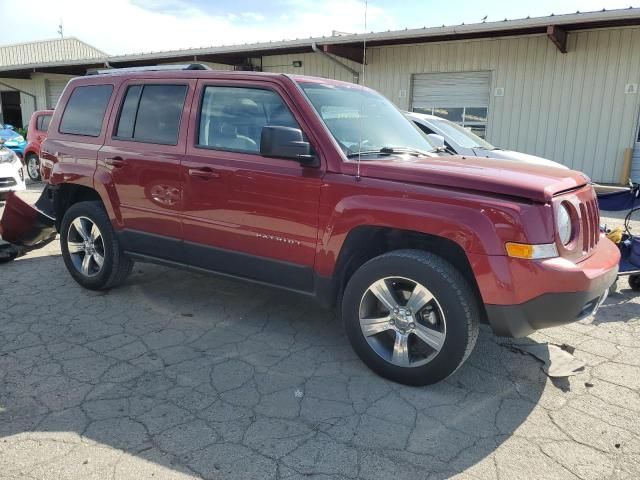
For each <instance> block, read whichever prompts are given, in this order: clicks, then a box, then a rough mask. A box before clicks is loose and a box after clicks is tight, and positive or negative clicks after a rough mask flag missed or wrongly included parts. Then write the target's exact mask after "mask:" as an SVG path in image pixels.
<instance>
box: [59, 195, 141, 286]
mask: <svg viewBox="0 0 640 480" xmlns="http://www.w3.org/2000/svg"><path fill="white" fill-rule="evenodd" d="M60 247H61V250H62V258H63V259H64V264H65V266H66V267H67V270H68V271H69V273H70V274H71V276H72V277H73V278H74V280H75V281H76V282H78V283H79V284H80V285H82V286H83V287H84V288H88V289H90V290H105V289H109V288H113V287H115V286H117V285H119V284H121V283H122V282H124V280H125V279H126V278H127V276H128V275H129V273H131V269H132V268H133V260H131V259H130V258H129V257H127V256H126V255H125V254H124V252H123V251H122V248H121V246H120V244H119V242H118V239H117V237H116V234H115V232H114V230H113V227H112V225H111V221H110V220H109V217H108V216H107V212H105V210H104V207H103V206H102V203H101V202H95V201H94V202H80V203H76V204H75V205H72V206H71V207H70V208H69V209H68V210H67V212H66V213H65V214H64V217H63V219H62V223H61V225H60Z"/></svg>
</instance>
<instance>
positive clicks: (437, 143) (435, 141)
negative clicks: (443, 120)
mask: <svg viewBox="0 0 640 480" xmlns="http://www.w3.org/2000/svg"><path fill="white" fill-rule="evenodd" d="M427 138H428V139H429V141H430V142H431V144H432V145H433V146H434V147H436V148H437V149H438V150H445V149H446V145H445V142H444V137H443V136H442V135H437V134H435V133H430V134H428V135H427Z"/></svg>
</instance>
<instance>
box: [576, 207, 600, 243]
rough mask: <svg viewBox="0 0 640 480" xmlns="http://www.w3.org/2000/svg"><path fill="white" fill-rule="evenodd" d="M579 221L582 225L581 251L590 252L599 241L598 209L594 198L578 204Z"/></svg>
mask: <svg viewBox="0 0 640 480" xmlns="http://www.w3.org/2000/svg"><path fill="white" fill-rule="evenodd" d="M580 221H581V224H582V251H583V252H585V253H588V252H590V251H591V250H592V249H593V248H594V247H595V246H596V245H597V244H598V240H599V239H600V209H599V208H598V201H597V200H596V199H595V198H593V197H592V198H590V199H588V200H585V201H584V202H583V203H581V204H580Z"/></svg>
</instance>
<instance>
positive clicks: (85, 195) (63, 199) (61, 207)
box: [53, 183, 104, 232]
mask: <svg viewBox="0 0 640 480" xmlns="http://www.w3.org/2000/svg"><path fill="white" fill-rule="evenodd" d="M85 201H99V202H101V203H103V204H104V201H103V200H102V197H101V196H100V194H99V193H98V192H97V191H96V190H94V189H93V188H91V187H87V186H85V185H79V184H75V183H61V184H59V185H56V187H55V196H54V206H53V208H54V214H55V219H56V230H58V232H59V231H60V225H61V223H62V218H63V217H64V214H65V213H66V212H67V210H69V208H70V207H71V206H72V205H74V204H76V203H78V202H85Z"/></svg>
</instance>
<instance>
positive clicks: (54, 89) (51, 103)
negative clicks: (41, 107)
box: [47, 80, 68, 108]
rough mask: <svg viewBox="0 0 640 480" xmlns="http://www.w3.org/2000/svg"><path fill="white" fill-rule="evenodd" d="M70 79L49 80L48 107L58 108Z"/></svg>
mask: <svg viewBox="0 0 640 480" xmlns="http://www.w3.org/2000/svg"><path fill="white" fill-rule="evenodd" d="M67 82H68V80H47V108H56V104H57V103H58V99H59V98H60V95H62V91H63V90H64V87H66V86H67Z"/></svg>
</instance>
